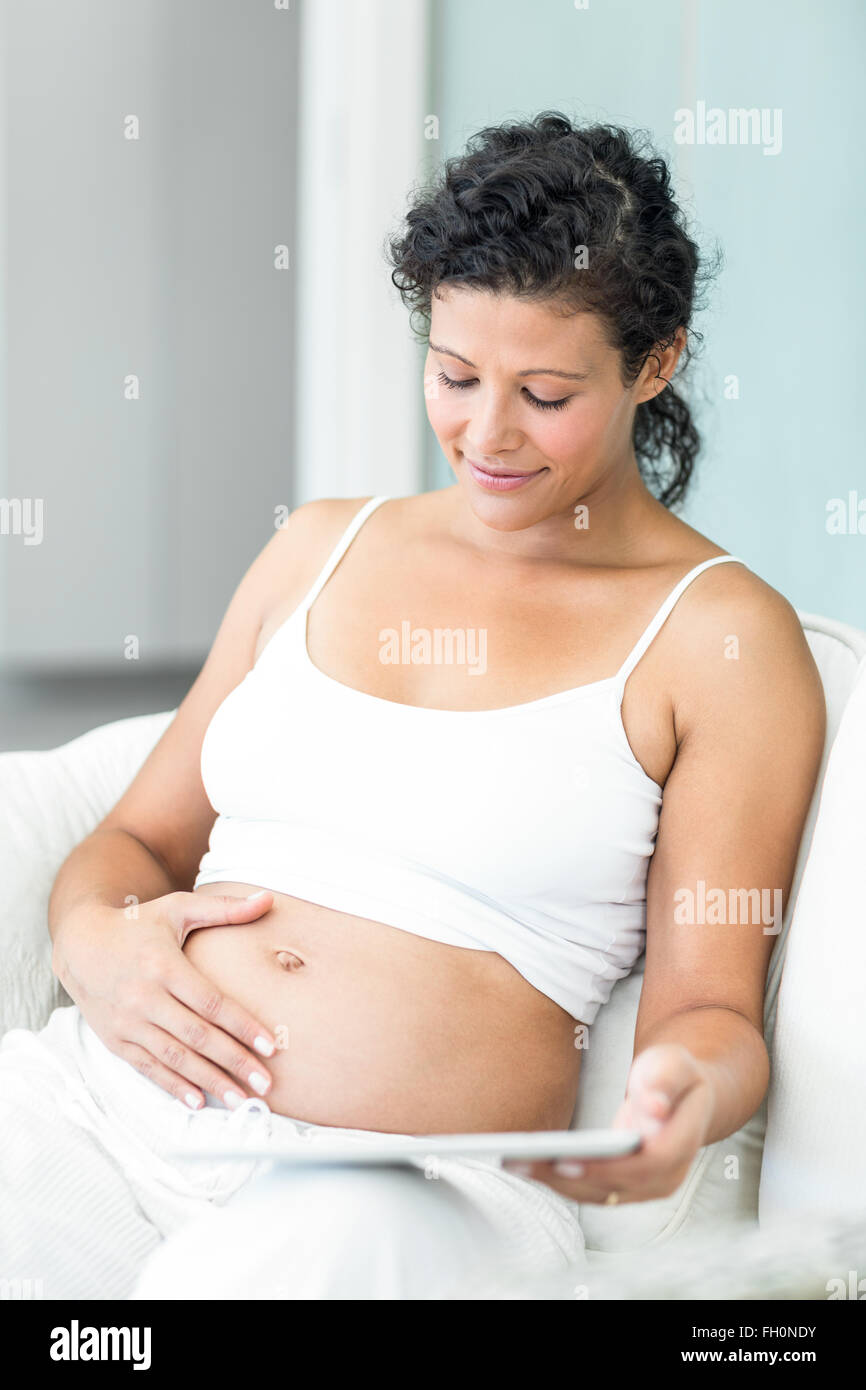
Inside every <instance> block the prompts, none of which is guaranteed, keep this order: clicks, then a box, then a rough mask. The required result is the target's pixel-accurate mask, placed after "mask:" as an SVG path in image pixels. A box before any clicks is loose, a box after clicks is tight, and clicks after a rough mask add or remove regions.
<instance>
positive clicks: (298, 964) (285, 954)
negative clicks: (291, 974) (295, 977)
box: [277, 951, 304, 970]
mask: <svg viewBox="0 0 866 1390" xmlns="http://www.w3.org/2000/svg"><path fill="white" fill-rule="evenodd" d="M277 960H278V961H279V963H280V965H281V966H282V967H283V969H284V970H300V969H301V968H302V967H303V964H304V962H303V961H302V960H301V957H300V956H296V955H295V953H294V951H277Z"/></svg>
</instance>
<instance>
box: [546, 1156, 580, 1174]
mask: <svg viewBox="0 0 866 1390" xmlns="http://www.w3.org/2000/svg"><path fill="white" fill-rule="evenodd" d="M553 1171H554V1173H558V1174H559V1176H560V1177H561V1178H582V1177H583V1174H584V1167H583V1164H582V1163H575V1162H574V1161H573V1159H570V1158H561V1159H560V1160H559V1162H558V1163H554V1165H553Z"/></svg>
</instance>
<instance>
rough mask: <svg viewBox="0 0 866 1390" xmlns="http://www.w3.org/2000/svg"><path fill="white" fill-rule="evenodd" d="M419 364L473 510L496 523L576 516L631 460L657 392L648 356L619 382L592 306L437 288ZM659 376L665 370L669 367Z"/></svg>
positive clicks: (505, 526)
mask: <svg viewBox="0 0 866 1390" xmlns="http://www.w3.org/2000/svg"><path fill="white" fill-rule="evenodd" d="M429 343H430V346H429V350H428V353H427V359H426V362H425V366H424V382H425V397H426V400H427V414H428V417H429V420H430V424H431V425H432V427H433V429H434V431H435V433H436V437H437V439H438V440H439V443H440V445H441V446H442V449H443V451H444V453H445V456H446V458H447V459H448V461H449V463H450V464H451V467H452V468H453V470H454V473H455V475H456V478H457V481H458V483H459V485H460V487H461V488H462V489H463V492H464V495H465V497H466V499H467V501H468V503H469V505H470V507H471V508H472V510H473V512H474V513H475V515H476V516H477V517H478V519H479V520H480V521H482V522H484V523H485V525H487V526H490V527H493V528H494V529H495V530H501V531H517V530H523V529H524V528H525V527H528V526H532V525H535V524H536V523H538V522H540V521H544V520H547V519H548V518H550V517H554V516H558V515H565V514H567V515H568V516H569V518H570V519H571V520H572V521H573V514H574V508H575V505H576V504H577V503H578V502H585V503H591V501H592V500H593V497H596V498H598V497H602V496H604V495H605V493H606V492H608V491H610V490H611V488H613V490H614V491H618V490H619V488H620V486H621V485H622V481H623V479H624V478H625V477H626V475H627V474H629V473H630V472H631V471H633V470H634V467H635V465H634V458H633V452H632V444H631V440H632V424H633V420H634V411H635V407H636V406H637V404H638V403H639V402H640V401H641V400H646V399H648V398H649V397H650V396H652V395H654V394H655V392H656V389H657V386H653V385H652V380H653V378H654V377H655V376H656V374H657V372H658V370H659V368H658V363H657V362H656V360H655V358H651V359H650V361H649V362H648V363H647V364H646V365H645V366H644V368H643V370H642V372H641V374H640V376H639V377H638V379H637V381H636V382H635V383H634V384H633V385H632V386H631V387H626V386H623V383H622V380H621V378H620V358H619V354H618V353H617V352H616V351H615V349H613V348H611V347H610V346H609V345H608V344H607V342H606V341H605V336H604V332H603V328H602V324H601V322H600V320H599V319H598V317H597V316H596V315H594V314H589V313H579V314H575V315H572V316H571V317H568V318H564V317H561V316H559V315H557V314H556V313H554V312H553V310H552V309H551V308H550V306H549V305H546V304H543V303H531V302H529V301H526V300H520V299H516V298H514V297H513V296H510V295H493V294H490V293H488V292H486V291H480V290H467V289H463V288H456V287H453V286H450V287H442V288H441V289H440V292H439V296H434V298H433V303H432V310H431V323H430V339H429ZM664 375H666V376H667V375H669V371H667V372H665V373H664Z"/></svg>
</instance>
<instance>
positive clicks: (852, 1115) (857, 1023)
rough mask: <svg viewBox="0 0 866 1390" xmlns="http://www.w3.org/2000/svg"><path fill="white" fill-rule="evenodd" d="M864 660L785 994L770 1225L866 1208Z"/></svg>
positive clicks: (774, 1087) (800, 908)
mask: <svg viewBox="0 0 866 1390" xmlns="http://www.w3.org/2000/svg"><path fill="white" fill-rule="evenodd" d="M864 850H866V663H864V665H862V666H861V668H860V675H859V679H858V681H857V683H856V686H855V688H854V691H853V693H852V695H851V698H850V700H849V701H848V704H847V705H846V707H845V713H844V716H843V719H842V723H841V726H840V728H839V733H838V735H837V737H836V741H835V743H834V744H833V749H832V752H831V754H830V760H829V763H828V766H827V771H826V774H825V777H824V783H823V787H822V792H821V806H820V812H819V816H818V824H817V827H816V829H815V835H814V838H813V840H812V848H811V852H810V854H809V858H808V861H807V863H806V867H805V870H804V872H803V882H802V885H801V888H800V893H799V897H798V899H797V904H796V909H795V914H794V921H793V924H792V927H791V937H790V941H789V943H788V949H787V952H786V957H785V964H784V970H783V971H782V977H781V983H780V985H779V991H778V1005H777V1013H776V1026H775V1037H774V1049H773V1052H774V1057H773V1060H774V1065H773V1075H772V1079H771V1085H770V1091H769V1097H768V1121H767V1133H766V1140H765V1144H764V1165H763V1171H762V1175H761V1186H760V1220H761V1224H762V1225H765V1224H770V1223H773V1222H776V1221H785V1220H786V1219H790V1217H791V1216H799V1215H801V1214H802V1213H804V1212H809V1211H811V1212H813V1213H815V1212H829V1211H836V1212H839V1211H846V1210H847V1211H849V1212H851V1213H853V1212H855V1211H857V1210H858V1209H859V1210H860V1211H864V1210H866V1037H864V1027H863V1020H864V1014H866V909H864V889H863V858H862V856H863V854H864Z"/></svg>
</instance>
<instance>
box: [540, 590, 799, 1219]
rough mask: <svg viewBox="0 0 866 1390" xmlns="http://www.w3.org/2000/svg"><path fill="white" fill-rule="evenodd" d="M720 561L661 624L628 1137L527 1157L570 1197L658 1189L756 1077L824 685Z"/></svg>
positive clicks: (781, 605)
mask: <svg viewBox="0 0 866 1390" xmlns="http://www.w3.org/2000/svg"><path fill="white" fill-rule="evenodd" d="M724 569H725V570H728V567H727V566H725V567H724ZM721 570H722V567H719V569H717V570H716V571H715V574H714V576H713V578H714V579H715V583H714V584H713V585H712V587H711V585H710V584H707V585H706V586H705V588H704V590H703V592H702V593H701V594H700V597H699V600H698V595H697V594H696V595H695V598H696V601H695V602H694V603H692V604H690V605H689V606H688V609H686V608H685V598H687V597H688V595H684V599H683V607H684V611H683V614H682V621H681V622H680V624H679V628H678V632H677V642H676V651H677V653H678V656H677V658H676V669H675V670H674V671H673V672H672V688H673V689H674V692H675V695H674V708H673V715H674V721H675V729H676V736H677V755H676V759H675V762H674V765H673V768H672V770H671V772H670V775H669V777H668V779H667V782H666V784H665V788H664V795H663V804H662V810H661V815H660V819H659V829H658V836H657V840H656V847H655V852H654V854H653V858H652V860H651V863H650V868H649V874H648V878H647V945H646V966H645V972H644V982H643V989H642V993H641V1002H640V1009H639V1012H638V1019H637V1027H636V1032H635V1047H634V1060H633V1063H632V1067H631V1071H630V1074H629V1080H628V1088H627V1093H626V1098H625V1100H624V1101H623V1104H622V1105H621V1106H620V1108H619V1111H618V1112H617V1114H616V1116H615V1119H614V1123H615V1124H617V1125H622V1126H625V1127H628V1128H638V1129H641V1130H642V1131H643V1133H644V1136H645V1139H644V1146H643V1148H642V1150H641V1152H640V1153H639V1154H638V1155H635V1156H634V1157H632V1158H623V1159H611V1160H605V1161H603V1162H602V1161H597V1162H594V1163H589V1162H588V1163H585V1164H583V1165H582V1174H581V1175H580V1176H579V1177H578V1176H577V1175H575V1174H574V1172H573V1169H572V1176H571V1177H569V1176H568V1173H569V1169H568V1168H567V1167H566V1168H560V1170H559V1172H558V1173H557V1172H556V1171H555V1170H554V1168H553V1166H552V1165H545V1166H544V1169H543V1171H542V1170H541V1169H540V1168H535V1169H534V1175H535V1176H537V1177H541V1178H543V1180H544V1181H549V1182H550V1183H551V1184H552V1185H553V1186H555V1187H556V1188H557V1189H558V1190H560V1191H562V1192H564V1193H566V1194H567V1195H568V1196H571V1197H574V1198H576V1199H577V1200H580V1201H603V1200H604V1199H605V1197H606V1196H607V1194H608V1193H609V1192H611V1191H615V1192H617V1194H618V1196H619V1199H620V1200H621V1201H641V1200H647V1199H651V1198H655V1197H661V1196H666V1195H668V1194H669V1193H671V1192H673V1191H675V1190H676V1188H677V1187H678V1186H679V1184H680V1183H681V1182H682V1180H683V1179H684V1177H685V1176H686V1173H687V1172H688V1169H689V1167H690V1165H691V1162H692V1160H693V1159H694V1156H695V1154H696V1153H697V1151H698V1149H699V1148H701V1147H702V1146H703V1145H705V1144H709V1143H712V1142H714V1141H715V1140H717V1139H721V1138H724V1137H725V1136H726V1135H728V1134H731V1133H733V1132H734V1131H735V1130H737V1129H739V1128H740V1126H741V1125H743V1124H744V1123H745V1122H746V1120H747V1119H748V1118H749V1117H750V1116H751V1115H752V1114H754V1112H755V1110H756V1109H757V1108H758V1106H759V1105H760V1103H761V1100H762V1099H763V1096H764V1093H765V1091H766V1087H767V1082H768V1077H769V1061H768V1056H767V1050H766V1047H765V1045H764V1041H763V1006H764V989H765V983H766V974H767V966H768V963H769V959H770V954H771V952H772V948H773V945H774V942H775V940H776V936H777V934H778V931H779V929H780V927H781V911H782V907H783V905H785V904H786V903H787V896H788V893H789V891H790V887H791V881H792V878H793V873H794V867H795V864H796V858H797V852H798V848H799V844H800V838H801V836H802V833H803V826H804V823H805V819H806V815H807V812H808V808H809V803H810V800H811V796H812V792H813V790H814V786H815V780H816V777H817V772H818V768H819V765H820V759H821V752H822V749H823V744H824V734H825V709H824V695H823V689H822V686H821V680H820V676H819V674H818V671H817V668H816V666H815V663H814V661H813V659H812V655H811V653H810V651H809V648H808V646H807V643H806V640H805V637H804V635H803V631H802V628H801V626H800V622H799V619H798V618H797V615H796V613H795V611H794V609H793V608H792V607H791V606H790V604H788V603H787V601H786V600H785V599H784V598H782V596H781V595H779V594H778V593H776V592H775V590H773V589H771V588H769V586H768V585H766V584H764V583H763V582H762V581H761V580H759V579H758V578H757V577H756V576H755V575H752V574H750V573H748V572H747V571H737V572H736V573H734V572H732V571H733V570H734V567H731V569H730V570H728V573H727V574H722V573H721ZM675 611H677V610H675ZM668 650H669V651H671V650H672V644H671V643H669V644H668ZM726 653H728V654H726ZM755 890H757V892H755ZM713 904H716V905H718V907H719V908H721V906H722V904H723V905H724V916H722V912H721V911H719V912H718V916H717V917H716V918H715V919H714V916H713ZM774 915H775V918H776V920H775V921H774V920H773V917H774ZM732 919H738V920H732Z"/></svg>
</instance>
